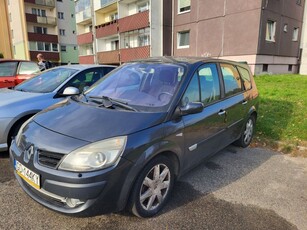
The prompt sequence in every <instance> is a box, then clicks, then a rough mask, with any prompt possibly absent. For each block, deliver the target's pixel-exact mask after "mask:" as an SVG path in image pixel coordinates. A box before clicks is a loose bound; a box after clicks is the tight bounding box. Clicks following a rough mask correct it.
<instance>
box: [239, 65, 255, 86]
mask: <svg viewBox="0 0 307 230" xmlns="http://www.w3.org/2000/svg"><path fill="white" fill-rule="evenodd" d="M238 70H239V72H240V74H241V78H242V80H243V85H244V88H245V90H249V89H251V88H252V83H251V75H250V72H249V71H248V70H247V69H245V68H242V67H240V66H238Z"/></svg>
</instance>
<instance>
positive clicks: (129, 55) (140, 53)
mask: <svg viewBox="0 0 307 230" xmlns="http://www.w3.org/2000/svg"><path fill="white" fill-rule="evenodd" d="M148 57H150V46H141V47H136V48H128V49H121V50H120V60H121V62H127V61H132V60H135V59H142V58H148Z"/></svg>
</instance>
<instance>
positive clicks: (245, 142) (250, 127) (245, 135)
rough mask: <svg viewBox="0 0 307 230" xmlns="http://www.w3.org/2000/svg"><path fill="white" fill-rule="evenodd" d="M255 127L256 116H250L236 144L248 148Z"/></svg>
mask: <svg viewBox="0 0 307 230" xmlns="http://www.w3.org/2000/svg"><path fill="white" fill-rule="evenodd" d="M254 129H255V117H254V116H250V117H249V118H248V119H247V121H246V123H245V127H244V130H243V132H242V134H241V136H240V138H239V139H238V140H237V141H236V142H235V144H236V145H238V146H241V147H243V148H246V147H247V146H249V145H250V143H251V142H252V139H253V136H254Z"/></svg>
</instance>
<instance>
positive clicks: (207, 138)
mask: <svg viewBox="0 0 307 230" xmlns="http://www.w3.org/2000/svg"><path fill="white" fill-rule="evenodd" d="M220 99H221V89H220V78H219V74H218V70H217V66H216V64H215V63H208V64H204V65H203V66H201V67H200V68H199V69H198V70H197V71H196V72H195V74H194V76H193V78H192V80H191V82H190V84H189V86H188V88H187V90H186V92H185V94H184V96H183V98H182V100H181V106H183V107H184V106H186V105H187V104H188V103H189V102H202V103H203V105H204V109H203V111H202V112H200V113H196V114H188V115H184V116H183V117H182V119H183V123H184V131H183V135H184V140H185V162H186V166H187V167H191V166H193V165H195V164H197V163H198V162H199V161H200V160H202V159H204V158H206V157H208V156H209V155H211V154H213V153H215V152H217V151H218V150H219V149H220V147H221V146H223V144H222V142H223V140H222V139H221V138H220V135H222V133H223V132H224V130H225V129H226V124H225V121H224V114H223V106H222V105H221V100H220ZM221 111H222V113H221Z"/></svg>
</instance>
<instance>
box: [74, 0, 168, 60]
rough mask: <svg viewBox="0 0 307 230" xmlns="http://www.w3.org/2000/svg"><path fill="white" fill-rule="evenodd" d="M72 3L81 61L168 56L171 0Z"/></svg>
mask: <svg viewBox="0 0 307 230" xmlns="http://www.w3.org/2000/svg"><path fill="white" fill-rule="evenodd" d="M75 2H76V22H77V31H78V38H77V39H78V45H79V62H80V63H100V64H120V63H123V62H127V61H130V60H133V59H139V58H146V57H150V56H161V55H171V47H172V40H171V37H172V36H171V25H172V17H171V16H172V7H171V6H172V5H171V1H163V0H142V1H139V0H138V1H136V0H121V1H118V0H100V1H90V0H77V1H75Z"/></svg>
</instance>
